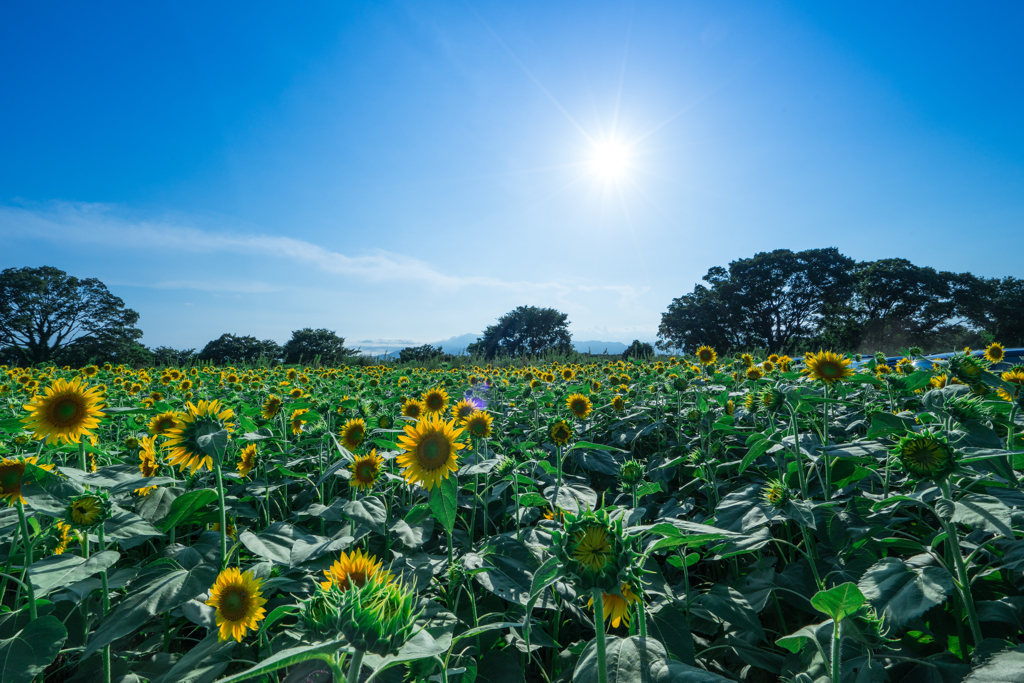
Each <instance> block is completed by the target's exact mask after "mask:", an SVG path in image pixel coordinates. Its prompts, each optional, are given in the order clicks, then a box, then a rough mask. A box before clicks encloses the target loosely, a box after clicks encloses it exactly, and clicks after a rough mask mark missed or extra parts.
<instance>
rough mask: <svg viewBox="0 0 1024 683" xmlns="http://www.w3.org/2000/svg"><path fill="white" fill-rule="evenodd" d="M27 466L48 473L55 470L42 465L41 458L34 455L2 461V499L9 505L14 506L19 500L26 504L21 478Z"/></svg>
mask: <svg viewBox="0 0 1024 683" xmlns="http://www.w3.org/2000/svg"><path fill="white" fill-rule="evenodd" d="M25 465H35V466H36V467H42V468H43V469H44V470H47V471H51V470H53V467H54V466H53V465H40V464H39V458H37V457H36V456H34V455H33V456H29V457H27V458H23V457H17V458H4V459H3V460H0V499H3V498H6V499H7V504H8V505H14V504H15V503H16V502H17V501H19V500H20V501H21V502H22V503H24V502H25V498H24V497H23V496H22V495H21V478H22V476H23V475H24V474H25Z"/></svg>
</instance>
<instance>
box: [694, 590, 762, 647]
mask: <svg viewBox="0 0 1024 683" xmlns="http://www.w3.org/2000/svg"><path fill="white" fill-rule="evenodd" d="M697 604H698V605H699V606H700V608H702V609H703V610H706V614H705V615H704V616H705V617H707V616H709V615H710V616H711V617H713V618H714V619H718V620H721V621H724V622H726V623H728V624H732V625H734V626H740V627H742V628H743V629H744V630H745V631H747V632H749V633H750V634H751V635H754V636H757V637H758V638H759V639H761V640H765V633H764V627H762V626H761V620H760V619H759V618H758V616H757V612H756V611H755V610H754V608H753V607H752V606H751V604H750V602H749V601H748V600H747V598H746V596H745V595H743V593H740V592H739V591H737V590H736V589H735V588H731V587H729V586H726V585H725V584H724V583H718V584H715V585H714V586H712V587H711V590H710V591H708V592H707V593H704V594H703V595H701V596H700V597H699V598H697Z"/></svg>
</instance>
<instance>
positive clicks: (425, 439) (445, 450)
mask: <svg viewBox="0 0 1024 683" xmlns="http://www.w3.org/2000/svg"><path fill="white" fill-rule="evenodd" d="M463 431H465V430H464V429H461V428H457V427H456V426H455V421H454V420H451V421H447V422H446V421H445V420H443V419H442V418H440V417H437V416H431V417H427V418H424V419H423V420H420V422H419V423H418V424H417V425H416V426H412V425H408V426H406V428H405V434H403V435H402V436H400V437H398V441H399V445H400V446H401V447H402V448H403V449H404V451H405V452H404V453H402V454H401V455H400V456H398V464H399V465H401V466H402V467H404V468H405V471H404V472H403V473H402V476H404V477H405V480H406V481H407V482H408V483H410V484H412V483H416V484H419V485H420V486H422V487H424V488H425V489H427V490H428V491H430V490H431V489H433V488H434V487H435V486H437V485H438V484H439V483H440V481H441V479H447V478H448V475H449V473H450V472H456V471H458V469H459V467H458V465H457V464H456V461H457V460H458V457H459V454H458V451H459V450H461V449H463V448H465V447H466V444H463V443H459V442H458V441H457V439H458V438H459V436H461V435H462V432H463Z"/></svg>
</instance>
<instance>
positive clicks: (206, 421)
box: [166, 400, 235, 474]
mask: <svg viewBox="0 0 1024 683" xmlns="http://www.w3.org/2000/svg"><path fill="white" fill-rule="evenodd" d="M234 415H235V413H234V411H232V410H231V409H230V408H226V407H224V405H223V404H221V402H220V401H217V400H214V401H200V402H199V403H198V404H194V403H191V402H189V403H186V404H185V413H184V414H182V415H181V417H180V418H179V421H178V424H177V426H175V427H174V429H172V430H170V431H169V432H168V433H167V437H168V439H167V446H166V447H167V448H168V449H169V450H170V458H169V459H168V464H169V465H171V467H174V466H175V465H177V466H178V471H179V472H184V471H185V468H186V467H188V468H189V473H190V474H195V473H196V470H199V469H202V468H203V467H206V469H213V458H211V457H210V456H209V455H207V454H206V451H204V450H203V449H202V447H201V446H200V445H199V437H200V436H206V435H209V434H215V433H217V432H219V431H221V430H222V429H227V430H228V431H231V430H232V429H233V428H234V426H235V425H234V423H232V422H228V420H230V419H231V418H232V417H234Z"/></svg>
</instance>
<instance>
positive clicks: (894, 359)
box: [853, 348, 1024, 372]
mask: <svg viewBox="0 0 1024 683" xmlns="http://www.w3.org/2000/svg"><path fill="white" fill-rule="evenodd" d="M957 353H960V352H959V351H950V352H948V353H932V354H929V355H927V356H925V358H926V359H927V360H915V361H914V366H915V367H918V368H930V367H931V364H930V363H929V362H928V361H936V360H948V359H949V358H951V357H952V356H953V355H955V354H957ZM971 355H972V356H974V357H975V358H982V357H983V356H984V355H985V349H980V350H976V351H971ZM871 358H872V357H871V356H869V355H867V356H862V357H861V360H860V361H859V362H854V363H853V366H854V367H860V366H862V365H864V364H865V363H867V362H868V361H869V360H871ZM902 358H903V356H889V357H887V358H886V359H885V364H886V365H888V366H889V367H892V368H894V367H896V363H898V362H899V361H900V360H901V359H902ZM1014 365H1024V348H1013V349H1005V350H1004V351H1003V360H1002V361H1001V362H999V363H996V364H995V365H993V366H992V371H993V372H1006V371H1007V370H1009V369H1010V368H1011V367H1012V366H1014Z"/></svg>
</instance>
